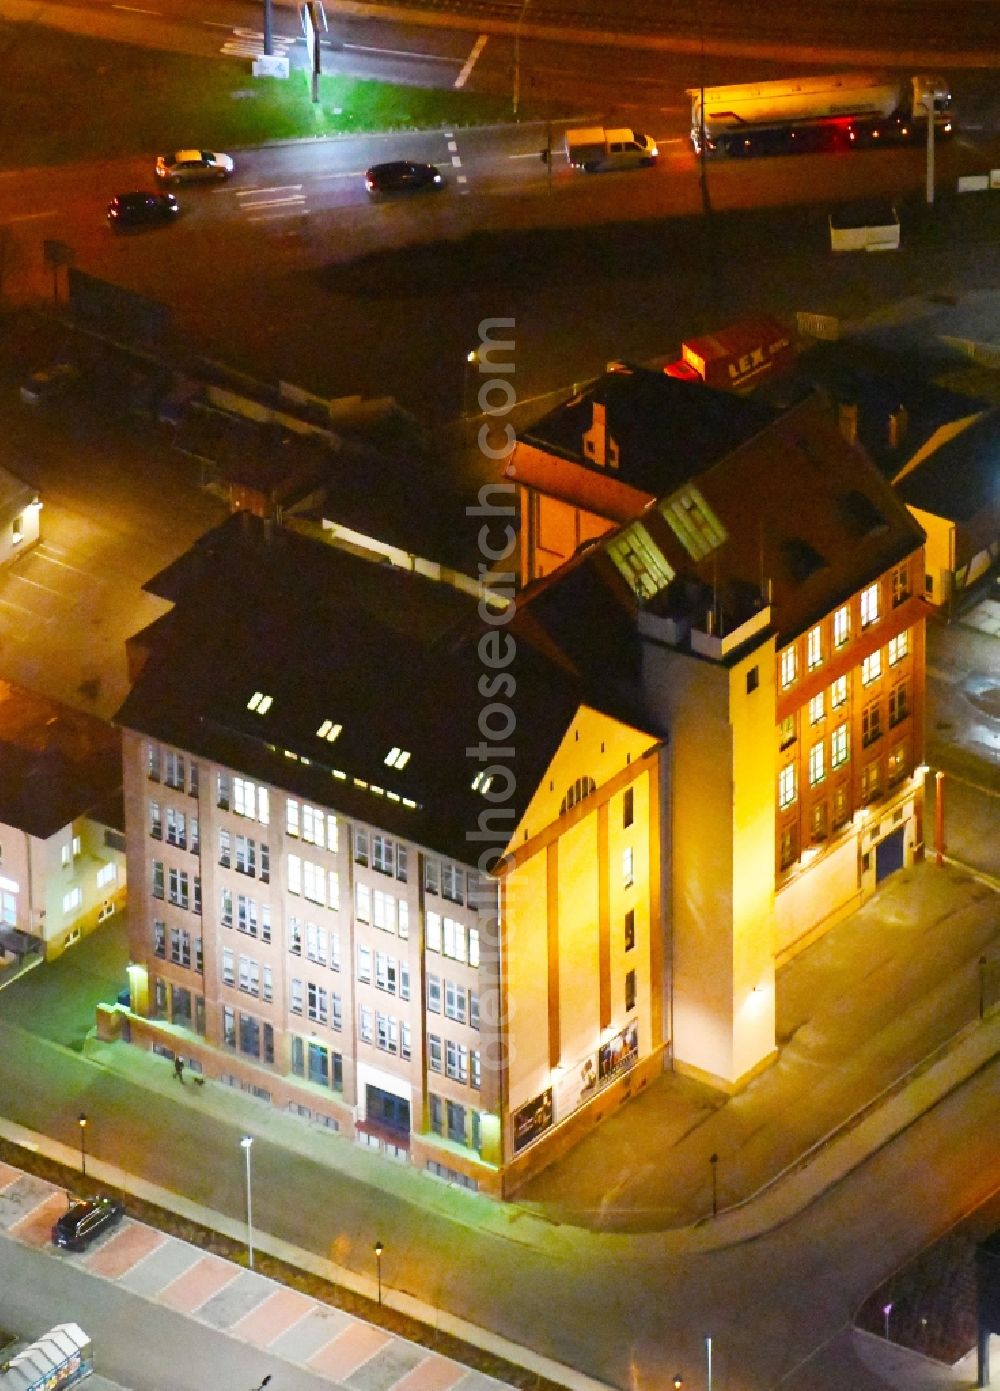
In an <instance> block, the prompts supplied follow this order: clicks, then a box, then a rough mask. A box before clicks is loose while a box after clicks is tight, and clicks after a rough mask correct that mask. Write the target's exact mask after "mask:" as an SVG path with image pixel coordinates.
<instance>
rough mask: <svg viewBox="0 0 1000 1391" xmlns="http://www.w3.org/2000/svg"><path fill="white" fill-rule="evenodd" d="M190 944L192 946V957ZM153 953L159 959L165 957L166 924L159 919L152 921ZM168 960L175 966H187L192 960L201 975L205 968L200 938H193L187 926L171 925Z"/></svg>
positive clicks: (164, 958)
mask: <svg viewBox="0 0 1000 1391" xmlns="http://www.w3.org/2000/svg"><path fill="white" fill-rule="evenodd" d="M192 946H193V948H194V951H193V957H192ZM153 953H154V955H156V956H158V957H159V958H160V960H161V961H165V960H166V959H167V925H166V923H165V922H161V921H160V920H159V919H157V920H156V921H154V923H153ZM170 960H171V961H172V962H173V964H174V965H175V966H186V967H188V968H190V966H191V964H192V960H193V962H194V969H195V970H196V971H197V972H198V974H199V975H201V973H202V972H203V971H204V969H205V963H204V959H203V956H202V941H201V938H200V937H194V938H193V937H192V935H191V933H190V932H189V931H188V930H187V928H184V927H172V928H171V929H170Z"/></svg>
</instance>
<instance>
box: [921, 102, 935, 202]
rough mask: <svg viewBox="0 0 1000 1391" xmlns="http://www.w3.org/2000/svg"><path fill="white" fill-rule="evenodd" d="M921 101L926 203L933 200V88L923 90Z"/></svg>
mask: <svg viewBox="0 0 1000 1391" xmlns="http://www.w3.org/2000/svg"><path fill="white" fill-rule="evenodd" d="M921 101H922V102H923V104H924V106H925V107H926V108H927V204H928V207H929V206H930V205H931V204H932V203H933V202H934V90H933V88H932V89H931V90H930V91H929V92H925V93H924V95H923V96H922V97H921Z"/></svg>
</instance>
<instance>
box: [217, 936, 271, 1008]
mask: <svg viewBox="0 0 1000 1391" xmlns="http://www.w3.org/2000/svg"><path fill="white" fill-rule="evenodd" d="M237 968H238V972H239V973H238V974H237ZM222 983H223V985H234V986H236V987H237V989H239V990H242V991H243V993H244V995H255V996H258V997H259V998H260V999H262V1000H263V1001H264V1003H265V1004H270V1003H271V1001H272V1000H273V999H274V972H273V968H272V967H271V966H269V965H268V964H267V962H265V963H264V968H263V972H262V971H261V965H260V962H259V961H255V960H254V959H253V957H250V956H244V955H243V954H242V952H241V953H240V956H239V960H238V961H237V960H236V957H235V954H234V952H233V950H232V948H231V947H223V949H222Z"/></svg>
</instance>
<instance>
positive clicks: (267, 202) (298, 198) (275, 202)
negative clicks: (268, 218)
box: [243, 193, 306, 212]
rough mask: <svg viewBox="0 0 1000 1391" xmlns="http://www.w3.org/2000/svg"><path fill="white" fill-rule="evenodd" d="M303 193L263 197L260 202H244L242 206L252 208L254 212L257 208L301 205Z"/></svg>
mask: <svg viewBox="0 0 1000 1391" xmlns="http://www.w3.org/2000/svg"><path fill="white" fill-rule="evenodd" d="M305 201H306V199H305V194H304V193H293V194H292V196H291V197H290V198H264V199H263V200H262V201H261V202H260V203H244V204H243V207H244V208H252V209H253V210H254V211H255V212H256V210H257V209H258V208H287V207H290V206H301V205H302V204H303V203H304V202H305Z"/></svg>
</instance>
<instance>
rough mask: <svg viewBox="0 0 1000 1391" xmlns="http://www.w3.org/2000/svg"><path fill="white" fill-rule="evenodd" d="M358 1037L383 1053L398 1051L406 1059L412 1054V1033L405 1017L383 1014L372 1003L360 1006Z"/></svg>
mask: <svg viewBox="0 0 1000 1391" xmlns="http://www.w3.org/2000/svg"><path fill="white" fill-rule="evenodd" d="M358 1038H359V1039H360V1040H361V1042H362V1043H370V1044H372V1045H373V1046H374V1047H375V1048H378V1049H381V1051H382V1052H383V1053H397V1054H398V1055H399V1057H400V1058H402V1059H403V1060H404V1061H405V1060H406V1059H408V1058H409V1057H410V1056H411V1055H412V1035H411V1031H410V1025H409V1024H408V1022H407V1021H406V1020H405V1019H402V1020H400V1019H397V1018H396V1017H395V1015H392V1014H383V1013H382V1011H381V1010H379V1009H372V1007H371V1005H364V1004H362V1005H359V1006H358Z"/></svg>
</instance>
